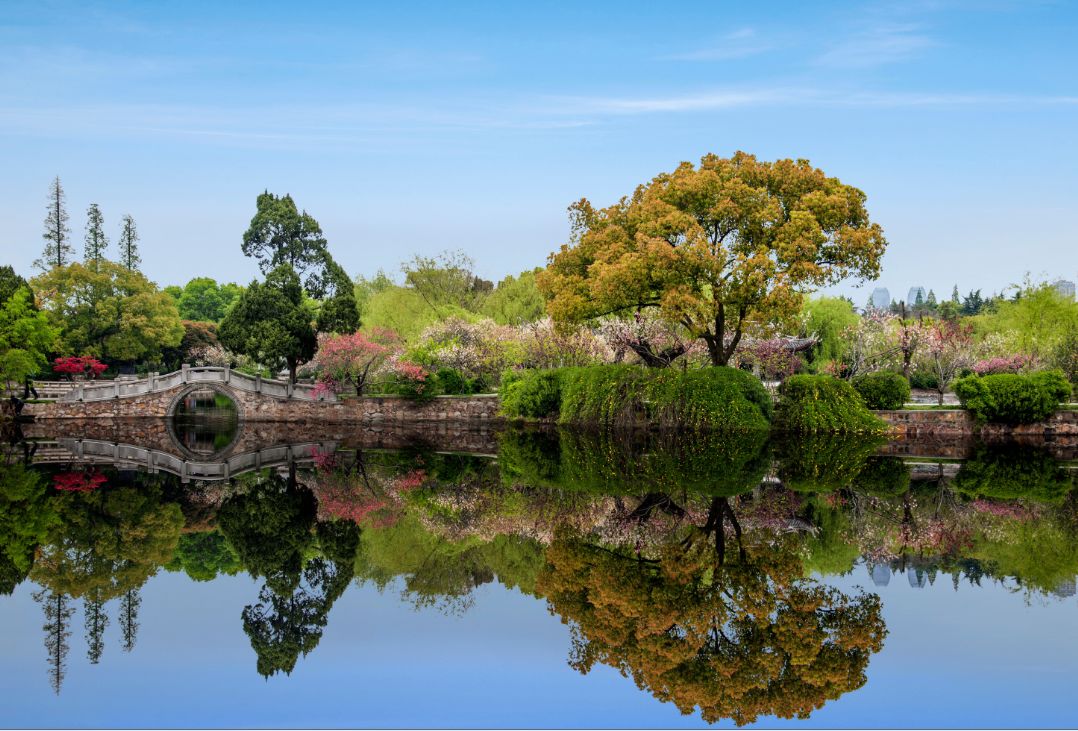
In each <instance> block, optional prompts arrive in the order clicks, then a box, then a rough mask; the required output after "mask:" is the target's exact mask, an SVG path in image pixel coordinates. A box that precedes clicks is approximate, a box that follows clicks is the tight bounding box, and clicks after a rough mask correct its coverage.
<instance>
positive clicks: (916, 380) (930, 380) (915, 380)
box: [910, 371, 939, 391]
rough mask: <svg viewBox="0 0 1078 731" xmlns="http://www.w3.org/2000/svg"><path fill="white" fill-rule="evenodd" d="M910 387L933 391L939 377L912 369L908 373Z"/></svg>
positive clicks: (937, 385)
mask: <svg viewBox="0 0 1078 731" xmlns="http://www.w3.org/2000/svg"><path fill="white" fill-rule="evenodd" d="M910 387H911V388H920V389H926V390H929V391H935V390H936V389H937V388H938V387H939V379H938V378H936V376H935V375H934V374H932V373H925V372H924V371H914V372H913V373H911V374H910Z"/></svg>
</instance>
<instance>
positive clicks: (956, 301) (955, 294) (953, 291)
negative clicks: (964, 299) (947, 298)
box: [951, 284, 961, 305]
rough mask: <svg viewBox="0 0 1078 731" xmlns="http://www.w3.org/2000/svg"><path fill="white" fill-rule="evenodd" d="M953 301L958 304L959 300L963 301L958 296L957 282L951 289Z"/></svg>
mask: <svg viewBox="0 0 1078 731" xmlns="http://www.w3.org/2000/svg"><path fill="white" fill-rule="evenodd" d="M951 302H954V303H955V304H956V305H957V304H958V303H959V302H961V300H960V299H959V298H958V285H957V284H956V285H955V286H954V289H952V290H951Z"/></svg>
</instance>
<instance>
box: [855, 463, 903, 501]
mask: <svg viewBox="0 0 1078 731" xmlns="http://www.w3.org/2000/svg"><path fill="white" fill-rule="evenodd" d="M853 489H855V490H857V491H858V492H864V493H868V494H869V495H879V496H881V497H892V496H897V495H905V494H906V493H907V492H908V491H909V489H910V467H909V465H907V464H906V463H905V462H903V461H902V460H901V459H900V458H898V457H869V458H868V460H867V461H866V462H865V466H864V467H863V468H862V469H861V471H860V472H859V473H858V474H857V477H856V478H855V479H854V481H853Z"/></svg>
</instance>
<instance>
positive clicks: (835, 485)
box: [775, 434, 883, 492]
mask: <svg viewBox="0 0 1078 731" xmlns="http://www.w3.org/2000/svg"><path fill="white" fill-rule="evenodd" d="M882 442H883V439H882V438H880V439H866V438H865V437H856V436H853V435H849V434H847V435H842V434H805V435H803V436H801V437H798V438H797V439H796V440H794V439H789V438H787V439H783V440H781V441H779V442H778V443H777V445H776V448H775V452H776V454H777V456H778V468H779V479H781V480H782V484H783V485H785V486H786V487H788V488H789V489H791V490H797V491H799V492H830V491H832V490H841V489H842V488H845V487H849V486H850V485H851V484H852V483H853V482H854V480H855V479H857V478H858V476H859V475H861V473H862V472H863V471H864V469H865V467H866V465H867V463H868V461H869V458H870V457H871V456H872V454H873V453H874V452H875V451H876V449H877V448H878V447H879V445H880V444H881V443H882Z"/></svg>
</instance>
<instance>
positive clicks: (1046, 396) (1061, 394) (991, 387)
mask: <svg viewBox="0 0 1078 731" xmlns="http://www.w3.org/2000/svg"><path fill="white" fill-rule="evenodd" d="M954 392H955V395H957V396H958V400H959V401H960V402H961V403H962V406H963V407H964V408H966V409H968V410H969V411H970V413H972V414H973V416H974V418H976V419H977V420H978V421H990V422H998V423H1003V424H1031V423H1033V422H1037V421H1044V420H1045V419H1047V418H1048V417H1049V416H1051V415H1052V414H1053V413H1055V411H1056V409H1058V408H1059V404H1060V402H1062V401H1066V400H1067V399H1068V398H1070V395H1071V386H1070V383H1069V382H1068V381H1067V378H1066V376H1064V375H1063V373H1062V372H1061V371H1041V372H1039V373H1032V374H1030V375H1025V376H1023V375H1018V374H1016V373H997V374H993V375H989V376H977V375H971V376H966V377H965V378H960V379H958V380H957V381H955V384H954Z"/></svg>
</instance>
